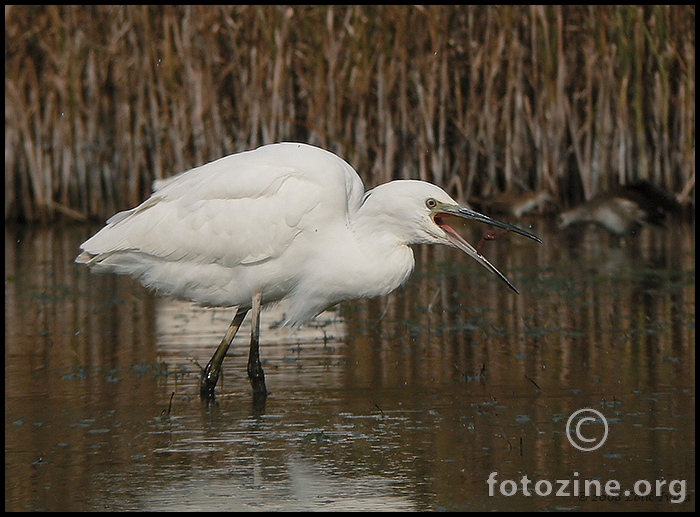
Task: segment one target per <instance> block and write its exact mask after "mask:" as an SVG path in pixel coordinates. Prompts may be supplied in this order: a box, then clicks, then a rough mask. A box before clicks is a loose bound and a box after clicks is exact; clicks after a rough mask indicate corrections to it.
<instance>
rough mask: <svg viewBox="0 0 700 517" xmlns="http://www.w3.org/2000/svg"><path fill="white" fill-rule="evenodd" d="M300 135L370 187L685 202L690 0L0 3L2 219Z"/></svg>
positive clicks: (68, 207)
mask: <svg viewBox="0 0 700 517" xmlns="http://www.w3.org/2000/svg"><path fill="white" fill-rule="evenodd" d="M280 140H299V141H305V142H309V143H312V144H316V145H319V146H322V147H325V148H327V149H330V150H332V151H334V152H336V153H338V154H340V155H341V156H343V157H344V158H345V159H347V160H348V161H349V162H350V163H351V164H353V166H354V167H355V168H356V169H357V170H358V172H359V173H360V175H361V176H362V177H363V179H364V181H365V183H366V184H367V185H368V186H372V185H375V184H378V183H381V182H384V181H388V180H390V179H394V178H420V179H424V180H428V181H432V182H435V183H437V184H440V185H442V186H443V187H445V188H446V189H448V191H450V193H452V194H453V195H454V196H456V197H457V198H458V199H461V200H468V199H474V198H487V197H490V196H493V195H495V194H497V193H500V192H503V191H522V190H525V191H529V190H542V189H546V190H548V191H549V192H550V193H551V194H552V195H553V196H554V197H555V198H556V199H558V200H559V201H560V202H561V203H562V205H564V206H566V205H570V204H574V203H577V202H580V201H582V200H584V199H588V198H590V197H591V196H593V195H595V194H596V193H597V192H599V191H601V190H606V189H608V188H611V187H613V186H615V185H618V184H624V183H626V182H629V181H632V180H637V179H645V180H648V181H651V182H652V183H654V184H656V185H658V186H661V187H664V188H666V189H668V190H669V191H671V192H673V193H675V194H677V195H678V197H679V198H681V199H682V200H683V201H686V202H688V203H691V204H692V205H693V206H694V196H695V8H694V6H595V7H593V6H500V7H499V6H425V7H421V6H412V7H408V6H343V7H340V6H308V7H304V6H294V7H292V6H190V7H188V6H95V7H87V6H36V7H31V6H13V7H11V8H8V7H6V8H5V220H6V221H7V220H10V219H20V220H37V219H39V220H50V219H54V218H56V217H57V216H59V215H63V216H68V217H71V218H75V219H84V218H104V217H105V216H108V215H110V214H111V213H113V212H114V211H116V210H119V209H123V208H126V207H130V206H133V205H135V204H137V203H139V202H140V201H142V200H143V199H144V197H145V196H147V195H148V194H149V193H150V189H151V183H152V181H153V180H154V179H159V178H163V177H167V176H169V175H171V174H174V173H177V172H180V171H183V170H186V169H188V168H190V167H193V166H196V165H201V164H203V163H205V162H207V161H210V160H213V159H215V158H218V157H220V156H223V155H226V154H229V153H232V152H236V151H241V150H245V149H250V148H254V147H257V146H259V145H262V144H265V143H270V142H275V141H280Z"/></svg>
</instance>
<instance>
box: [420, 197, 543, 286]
mask: <svg viewBox="0 0 700 517" xmlns="http://www.w3.org/2000/svg"><path fill="white" fill-rule="evenodd" d="M446 216H455V217H461V218H462V219H468V220H471V221H479V222H481V223H486V224H490V225H492V226H496V227H498V228H503V229H504V230H508V231H509V232H515V233H519V234H520V235H523V236H525V237H527V238H529V239H532V240H534V241H537V242H542V240H541V239H540V238H539V237H537V236H535V235H533V234H531V233H530V232H528V231H525V230H523V229H521V228H518V227H517V226H512V225H510V224H507V223H503V222H501V221H498V220H496V219H492V218H490V217H488V216H486V215H483V214H480V213H479V212H475V211H474V210H471V209H469V208H466V207H464V206H459V205H457V206H454V207H452V206H445V205H442V206H440V207H438V208H437V209H436V210H435V212H434V214H433V221H434V222H435V224H437V225H438V226H439V227H440V228H442V230H443V231H444V232H445V234H446V235H447V240H448V241H449V243H450V244H451V245H452V246H454V247H455V248H458V249H460V250H462V251H463V252H464V253H466V254H467V255H469V256H470V257H472V258H473V259H474V260H476V261H477V262H478V263H479V264H481V265H482V266H484V267H485V268H486V269H488V270H490V271H491V272H493V273H495V274H496V275H497V276H498V277H500V279H501V280H503V281H504V282H505V283H506V284H508V287H510V288H511V289H512V290H513V291H515V292H516V293H518V294H520V292H519V291H518V290H517V289H516V288H515V286H514V285H513V284H511V283H510V282H509V281H508V279H507V278H506V277H505V276H503V274H501V272H500V271H499V270H498V269H496V267H495V266H494V265H493V264H491V263H490V262H489V261H488V260H486V258H485V257H484V256H483V255H482V254H481V253H479V252H478V251H477V250H476V249H474V247H473V246H472V245H471V244H469V243H468V242H467V241H465V240H464V239H463V238H462V236H461V235H459V234H458V233H457V232H456V231H455V230H454V229H453V228H452V227H451V226H450V225H449V224H447V222H446V221H445V218H446Z"/></svg>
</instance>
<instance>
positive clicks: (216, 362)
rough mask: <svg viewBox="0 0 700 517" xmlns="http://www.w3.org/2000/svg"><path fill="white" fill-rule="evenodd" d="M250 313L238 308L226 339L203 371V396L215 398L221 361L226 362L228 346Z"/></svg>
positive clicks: (200, 390)
mask: <svg viewBox="0 0 700 517" xmlns="http://www.w3.org/2000/svg"><path fill="white" fill-rule="evenodd" d="M247 313H248V310H247V309H237V310H236V314H235V316H234V317H233V320H232V321H231V325H229V327H228V330H227V331H226V335H225V336H224V339H222V340H221V344H220V345H219V348H217V349H216V352H214V355H213V356H212V357H211V360H210V361H209V363H208V364H207V366H206V368H204V371H203V372H202V382H201V384H200V387H199V395H200V396H201V397H202V398H214V388H215V387H216V383H217V381H218V380H219V375H221V363H223V362H224V357H226V352H228V347H230V346H231V341H233V338H234V336H235V335H236V332H238V329H239V328H240V326H241V323H243V319H244V318H245V315H246V314H247Z"/></svg>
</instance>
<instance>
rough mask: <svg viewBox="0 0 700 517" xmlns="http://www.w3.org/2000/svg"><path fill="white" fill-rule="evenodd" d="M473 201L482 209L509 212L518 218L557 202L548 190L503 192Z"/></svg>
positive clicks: (541, 210) (502, 212)
mask: <svg viewBox="0 0 700 517" xmlns="http://www.w3.org/2000/svg"><path fill="white" fill-rule="evenodd" d="M470 202H471V201H470ZM471 203H472V204H474V205H477V206H478V207H479V209H480V210H482V211H486V212H495V213H500V214H508V215H511V216H513V217H516V218H517V219H520V218H521V217H522V216H523V215H525V214H529V213H531V212H533V211H535V210H539V211H540V212H543V211H544V210H545V208H546V207H547V205H555V204H556V202H555V201H554V198H553V197H552V196H551V195H550V193H549V192H547V191H546V190H538V191H537V192H522V193H516V192H513V191H509V192H503V193H501V194H499V195H497V196H495V197H493V198H491V199H484V200H483V201H473V202H471Z"/></svg>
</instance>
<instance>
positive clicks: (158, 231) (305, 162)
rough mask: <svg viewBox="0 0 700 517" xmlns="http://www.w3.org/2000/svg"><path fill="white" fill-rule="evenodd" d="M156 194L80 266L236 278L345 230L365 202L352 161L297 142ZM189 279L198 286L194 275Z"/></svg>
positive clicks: (170, 183) (100, 236) (216, 167)
mask: <svg viewBox="0 0 700 517" xmlns="http://www.w3.org/2000/svg"><path fill="white" fill-rule="evenodd" d="M158 187H159V188H158V189H157V190H156V191H155V192H154V193H153V195H152V196H151V197H150V198H149V199H147V200H146V201H144V202H143V203H142V204H141V205H139V206H137V207H136V208H133V209H131V210H127V211H124V212H120V213H118V214H116V215H114V216H113V217H112V218H110V219H109V220H108V221H107V225H106V226H105V227H104V228H103V229H102V230H100V231H99V232H98V233H97V234H95V235H94V236H93V237H92V238H90V239H88V240H87V241H85V242H84V243H83V244H82V246H81V249H82V250H83V253H82V254H81V255H79V256H78V258H77V259H76V261H77V262H84V263H88V264H89V265H91V266H94V267H96V268H98V269H99V268H100V266H101V268H102V269H107V270H112V271H116V272H119V273H130V274H135V275H137V276H143V275H144V274H145V273H144V272H143V271H146V270H147V269H148V267H154V268H155V267H164V265H165V264H174V263H178V265H182V264H191V265H192V266H196V265H200V266H211V265H218V266H222V267H223V268H228V269H229V270H235V268H237V267H242V266H246V265H253V264H259V263H263V262H267V261H271V260H274V259H276V258H278V257H280V256H281V255H282V254H284V253H285V251H286V250H287V249H288V248H289V247H290V246H291V245H292V243H293V242H294V240H295V239H296V238H297V236H298V235H300V234H301V233H303V232H313V231H314V230H315V229H317V228H319V227H320V226H321V225H324V224H329V223H330V224H333V222H335V223H336V224H346V223H347V221H348V220H349V219H350V218H351V217H352V215H353V214H354V212H355V211H356V210H357V208H358V207H359V204H360V202H361V199H362V196H363V195H364V187H363V185H362V181H361V180H360V178H359V176H358V175H357V173H356V172H355V171H354V169H353V168H352V167H351V166H350V165H348V164H347V163H346V162H345V161H344V160H342V159H340V158H339V157H337V156H336V155H334V154H332V153H330V152H328V151H324V150H322V149H319V148H317V147H313V146H309V145H306V144H296V143H281V144H273V145H268V146H264V147H261V148H259V149H256V150H254V151H248V152H244V153H239V154H235V155H231V156H227V157H224V158H221V159H219V160H216V161H214V162H211V163H209V164H206V165H203V166H201V167H197V168H195V169H192V170H190V171H187V172H184V173H182V174H180V175H178V176H175V177H173V178H169V179H167V180H162V181H161V182H159V184H158ZM139 258H141V259H143V260H139ZM143 261H150V264H151V266H146V265H143V264H142V262H143ZM137 264H140V265H137ZM130 268H131V269H130ZM137 269H138V271H137ZM192 271H195V270H192ZM202 271H207V272H208V273H206V274H208V275H211V271H212V269H211V268H209V267H207V268H205V267H202ZM217 271H218V270H217ZM148 274H149V275H150V276H149V278H150V277H152V276H153V275H154V272H153V271H149V272H148ZM202 274H204V273H202ZM188 276H189V278H188V282H190V283H192V284H193V285H194V284H196V283H197V279H196V273H193V272H190V274H189V275H188ZM169 282H170V283H174V282H175V280H173V279H170V280H169ZM183 282H184V280H183ZM152 283H153V284H156V282H155V281H154V282H152ZM152 286H153V285H152ZM155 287H156V288H158V285H157V284H156V285H155ZM161 288H163V289H165V287H163V286H161ZM183 289H184V291H186V290H187V289H185V288H181V289H180V291H183ZM169 290H172V289H169ZM181 295H182V296H184V297H187V296H188V295H187V293H186V292H182V293H181Z"/></svg>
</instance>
